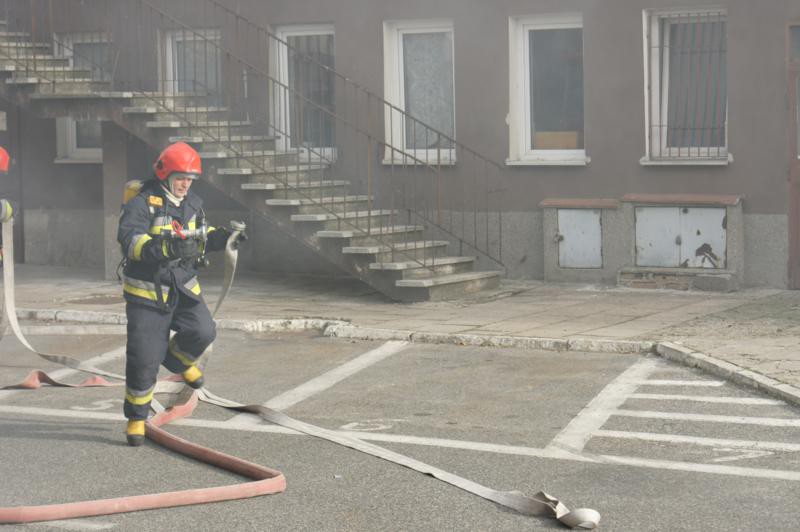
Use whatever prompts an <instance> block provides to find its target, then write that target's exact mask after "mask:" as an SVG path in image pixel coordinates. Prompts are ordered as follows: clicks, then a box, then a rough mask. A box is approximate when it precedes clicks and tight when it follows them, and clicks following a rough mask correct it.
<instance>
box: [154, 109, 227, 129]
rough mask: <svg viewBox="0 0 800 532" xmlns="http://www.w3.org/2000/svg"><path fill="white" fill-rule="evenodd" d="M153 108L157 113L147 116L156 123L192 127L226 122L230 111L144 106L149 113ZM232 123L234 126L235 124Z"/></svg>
mask: <svg viewBox="0 0 800 532" xmlns="http://www.w3.org/2000/svg"><path fill="white" fill-rule="evenodd" d="M153 107H155V108H156V110H155V112H153V113H147V114H148V115H149V116H150V117H151V120H153V121H155V122H170V121H183V122H187V123H188V124H190V125H191V124H197V123H204V124H214V123H219V122H225V119H226V115H227V114H228V113H229V109H228V108H226V107H213V106H212V107H207V106H190V107H173V108H172V109H167V108H165V107H159V106H144V108H146V109H147V110H148V111H151V110H152V109H153ZM140 114H145V113H140ZM231 123H232V124H233V123H234V122H231ZM237 125H238V124H237Z"/></svg>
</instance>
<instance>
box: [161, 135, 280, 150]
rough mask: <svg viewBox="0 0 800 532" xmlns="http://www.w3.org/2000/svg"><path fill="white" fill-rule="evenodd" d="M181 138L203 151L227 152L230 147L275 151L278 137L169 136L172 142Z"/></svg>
mask: <svg viewBox="0 0 800 532" xmlns="http://www.w3.org/2000/svg"><path fill="white" fill-rule="evenodd" d="M179 140H182V141H183V142H188V143H189V144H193V145H195V146H196V147H197V148H198V149H200V150H201V151H208V152H212V151H218V152H222V151H225V152H227V151H229V150H230V148H233V149H235V150H239V151H274V147H275V140H277V137H273V136H269V135H221V136H217V135H214V136H208V135H206V136H203V135H192V136H180V135H174V136H171V137H170V138H169V141H170V142H177V141H179Z"/></svg>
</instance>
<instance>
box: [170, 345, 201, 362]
mask: <svg viewBox="0 0 800 532" xmlns="http://www.w3.org/2000/svg"><path fill="white" fill-rule="evenodd" d="M169 352H170V353H171V354H172V356H174V357H175V358H177V359H178V360H180V361H181V363H183V365H185V366H191V365H193V364H194V363H195V361H194V360H192V359H191V358H189V357H188V356H186V354H184V353H182V352H181V351H180V350H179V349H178V347H177V345H176V344H175V342H174V341H173V340H170V341H169Z"/></svg>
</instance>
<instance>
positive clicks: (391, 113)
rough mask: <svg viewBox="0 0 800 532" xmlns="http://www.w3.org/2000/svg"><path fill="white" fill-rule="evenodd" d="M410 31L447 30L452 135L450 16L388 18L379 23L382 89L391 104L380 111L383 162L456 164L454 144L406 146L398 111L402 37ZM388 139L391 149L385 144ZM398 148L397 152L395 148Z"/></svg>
mask: <svg viewBox="0 0 800 532" xmlns="http://www.w3.org/2000/svg"><path fill="white" fill-rule="evenodd" d="M411 33H447V34H449V35H450V41H451V46H452V58H453V72H452V76H453V137H454V140H455V132H456V113H455V111H456V94H455V92H456V90H455V88H456V84H455V63H456V60H455V32H454V29H453V21H452V20H450V19H429V20H388V21H384V23H383V92H384V98H385V99H386V101H387V102H389V103H390V104H391V105H387V106H386V108H385V111H384V119H385V134H386V141H387V146H386V148H385V151H384V156H383V164H403V165H415V164H419V165H425V164H428V165H431V166H437V165H452V164H455V163H456V147H455V146H454V147H453V148H442V149H414V148H407V147H406V124H405V119H404V117H403V115H402V113H399V112H397V111H396V110H393V109H392V107H391V106H392V105H393V106H394V107H396V108H397V109H401V110H403V111H405V101H406V98H405V83H404V80H405V72H404V68H403V63H404V61H403V45H402V43H403V36H404V35H407V34H411ZM389 139H392V140H393V141H394V144H395V149H392V148H391V147H389V146H388V142H389ZM398 149H399V151H398Z"/></svg>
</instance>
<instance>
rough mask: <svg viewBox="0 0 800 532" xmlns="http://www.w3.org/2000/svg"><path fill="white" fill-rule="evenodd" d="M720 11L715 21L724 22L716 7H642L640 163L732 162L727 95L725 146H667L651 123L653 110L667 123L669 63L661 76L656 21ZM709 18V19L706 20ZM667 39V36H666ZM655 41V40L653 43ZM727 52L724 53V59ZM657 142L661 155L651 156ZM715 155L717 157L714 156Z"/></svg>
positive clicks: (721, 12) (719, 8)
mask: <svg viewBox="0 0 800 532" xmlns="http://www.w3.org/2000/svg"><path fill="white" fill-rule="evenodd" d="M716 11H718V12H719V18H718V19H717V20H724V21H726V23H727V20H728V16H727V10H726V9H725V8H723V7H718V6H713V5H711V6H704V7H681V8H669V9H645V10H643V11H642V24H643V32H642V35H643V44H644V116H645V155H644V157H642V159H641V160H640V163H641V164H642V165H645V166H647V165H687V164H688V165H712V166H713V165H727V164H729V163H730V162H732V161H733V155H732V154H731V153H730V152H729V151H728V108H729V105H728V101H729V99H728V97H727V94H726V98H725V146H719V147H717V146H714V147H702V146H698V147H688V146H687V147H679V148H670V147H669V146H667V135H658V134H656V133H655V132H654V130H653V128H652V127H651V126H652V116H651V115H652V109H654V108H658V109H659V110H660V117H659V120H660V123H661V124H662V126H664V125H666V124H668V117H669V63H668V64H667V65H665V68H666V75H665V76H664V77H663V79H661V81H660V82H659V80H660V78H661V66H662V65H661V62H660V59H659V52H660V43H661V33H660V25H659V22H660V21H661V19H663V18H666V17H674V16H675V15H692V14H705V13H709V12H716ZM708 20H712V19H708ZM666 38H667V39H669V35H667V36H666ZM654 43H658V46H655V45H654ZM727 60H728V55H727V52H726V57H725V61H726V62H727ZM655 145H658V149H659V150H660V151H659V153H661V154H664V157H663V158H657V159H655V158H653V155H652V153H653V146H655ZM717 154H718V155H719V157H716V156H717Z"/></svg>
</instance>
